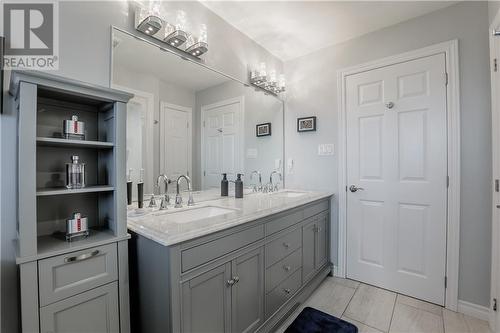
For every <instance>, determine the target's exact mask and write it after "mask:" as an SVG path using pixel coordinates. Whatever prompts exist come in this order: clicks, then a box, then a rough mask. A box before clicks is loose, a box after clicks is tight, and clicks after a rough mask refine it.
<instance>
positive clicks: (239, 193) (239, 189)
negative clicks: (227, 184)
mask: <svg viewBox="0 0 500 333" xmlns="http://www.w3.org/2000/svg"><path fill="white" fill-rule="evenodd" d="M241 176H243V174H242V173H239V174H237V175H236V180H235V181H234V197H235V198H237V199H241V198H243V181H242V180H241Z"/></svg>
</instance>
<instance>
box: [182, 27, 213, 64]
mask: <svg viewBox="0 0 500 333" xmlns="http://www.w3.org/2000/svg"><path fill="white" fill-rule="evenodd" d="M186 52H189V53H190V54H191V55H193V56H195V57H199V56H201V55H202V54H204V53H207V52H208V33H207V26H206V25H205V24H202V25H201V26H200V32H199V36H198V38H196V37H195V36H193V35H191V36H189V38H188V43H187V44H186Z"/></svg>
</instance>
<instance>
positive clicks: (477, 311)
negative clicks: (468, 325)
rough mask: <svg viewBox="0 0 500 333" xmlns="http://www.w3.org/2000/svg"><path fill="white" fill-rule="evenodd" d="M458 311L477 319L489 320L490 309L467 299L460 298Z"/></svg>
mask: <svg viewBox="0 0 500 333" xmlns="http://www.w3.org/2000/svg"><path fill="white" fill-rule="evenodd" d="M457 310H458V312H460V313H463V314H464V315H467V316H471V317H474V318H477V319H481V320H485V321H488V319H489V316H490V309H489V308H488V307H486V306H483V305H478V304H474V303H471V302H467V301H462V300H460V299H459V300H458V307H457Z"/></svg>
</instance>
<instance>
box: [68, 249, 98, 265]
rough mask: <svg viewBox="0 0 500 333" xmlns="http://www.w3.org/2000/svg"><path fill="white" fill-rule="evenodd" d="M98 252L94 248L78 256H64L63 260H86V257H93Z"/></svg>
mask: <svg viewBox="0 0 500 333" xmlns="http://www.w3.org/2000/svg"><path fill="white" fill-rule="evenodd" d="M98 254H99V250H94V251H92V252H89V253H84V254H80V255H78V256H74V257H66V258H64V262H75V261H81V260H86V259H89V258H92V257H95V256H96V255H98Z"/></svg>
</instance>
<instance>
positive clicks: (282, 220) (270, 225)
mask: <svg viewBox="0 0 500 333" xmlns="http://www.w3.org/2000/svg"><path fill="white" fill-rule="evenodd" d="M303 219H304V212H303V211H302V210H299V211H297V212H295V213H292V214H288V215H285V216H282V217H278V218H277V219H275V220H273V221H270V222H267V223H266V236H267V235H271V234H274V233H275V232H278V231H280V230H283V229H285V228H288V227H289V226H292V225H294V224H297V223H299V222H300V221H302V220H303Z"/></svg>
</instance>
